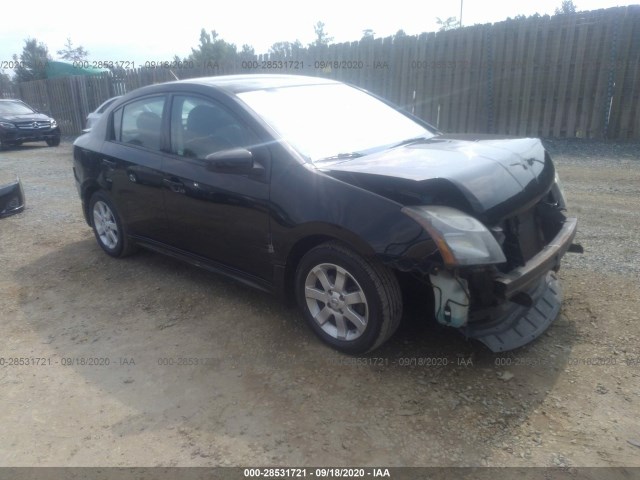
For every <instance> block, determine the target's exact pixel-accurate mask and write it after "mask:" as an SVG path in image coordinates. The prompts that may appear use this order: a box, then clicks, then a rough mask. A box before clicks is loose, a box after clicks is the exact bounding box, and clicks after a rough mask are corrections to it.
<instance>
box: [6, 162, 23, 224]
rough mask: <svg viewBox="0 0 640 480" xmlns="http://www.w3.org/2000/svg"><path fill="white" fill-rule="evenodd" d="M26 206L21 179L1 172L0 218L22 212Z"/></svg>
mask: <svg viewBox="0 0 640 480" xmlns="http://www.w3.org/2000/svg"><path fill="white" fill-rule="evenodd" d="M24 205H25V199H24V190H23V189H22V182H21V181H20V179H19V178H18V177H17V176H13V175H9V174H6V173H1V172H0V218H3V217H8V216H9V215H14V214H16V213H20V212H22V211H23V210H24Z"/></svg>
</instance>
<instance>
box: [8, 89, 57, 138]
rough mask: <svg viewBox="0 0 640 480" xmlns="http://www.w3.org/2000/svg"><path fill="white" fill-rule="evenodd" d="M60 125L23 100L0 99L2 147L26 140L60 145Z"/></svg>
mask: <svg viewBox="0 0 640 480" xmlns="http://www.w3.org/2000/svg"><path fill="white" fill-rule="evenodd" d="M60 135H61V133H60V127H58V122H56V121H55V120H54V119H53V118H51V117H49V116H48V115H45V114H44V113H40V112H38V111H37V110H35V109H34V108H32V107H30V106H29V105H27V104H26V103H24V102H23V101H22V100H8V99H6V100H3V99H0V148H6V147H10V146H17V145H22V144H23V143H24V142H47V145H49V146H50V147H57V146H58V145H60Z"/></svg>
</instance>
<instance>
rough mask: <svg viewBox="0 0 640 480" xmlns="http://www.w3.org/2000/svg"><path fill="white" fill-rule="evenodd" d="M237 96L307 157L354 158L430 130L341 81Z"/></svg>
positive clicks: (317, 159)
mask: <svg viewBox="0 0 640 480" xmlns="http://www.w3.org/2000/svg"><path fill="white" fill-rule="evenodd" d="M238 96H239V97H240V98H241V99H242V100H243V101H244V102H245V103H247V104H248V105H249V107H251V108H252V109H253V110H254V111H255V112H256V113H257V114H258V115H260V116H261V117H262V118H263V119H264V120H265V121H266V122H267V123H268V124H269V125H270V126H271V127H272V128H273V129H274V130H276V131H277V132H278V134H279V135H280V136H281V137H282V138H283V139H284V140H285V141H287V142H288V143H289V144H291V145H292V146H293V147H294V148H295V149H296V150H297V151H298V152H299V153H301V154H302V155H303V156H305V157H307V158H308V159H309V160H310V161H312V162H320V161H323V160H342V159H349V158H355V157H358V156H361V155H366V154H368V153H372V152H375V151H378V150H382V149H384V148H388V147H390V146H394V145H398V144H400V143H402V142H404V141H407V140H409V139H419V138H431V137H433V135H434V134H433V133H432V132H430V131H429V130H427V129H425V128H424V127H423V126H422V125H420V124H419V123H416V122H415V121H413V120H411V119H410V118H409V117H407V116H406V115H403V114H402V113H400V112H398V111H397V110H395V109H393V108H392V107H390V106H388V105H387V104H385V103H383V102H381V101H380V100H378V99H376V98H375V97H373V96H371V95H369V94H367V93H364V92H362V91H361V90H358V89H356V88H353V87H349V86H348V85H343V84H322V85H305V86H296V87H285V88H277V89H269V90H255V91H250V92H243V93H240V94H238Z"/></svg>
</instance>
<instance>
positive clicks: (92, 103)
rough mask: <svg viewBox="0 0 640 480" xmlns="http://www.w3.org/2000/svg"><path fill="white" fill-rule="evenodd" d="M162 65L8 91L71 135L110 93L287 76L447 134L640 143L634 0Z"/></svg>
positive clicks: (639, 54)
mask: <svg viewBox="0 0 640 480" xmlns="http://www.w3.org/2000/svg"><path fill="white" fill-rule="evenodd" d="M155 67H156V68H145V67H144V66H143V67H142V68H139V69H137V70H128V71H126V72H124V71H123V72H121V73H120V74H103V75H101V76H95V77H66V78H58V79H49V80H40V81H35V82H29V83H23V84H20V85H18V86H17V88H16V89H15V91H14V92H9V93H10V94H11V93H12V94H14V95H17V96H18V97H20V98H22V99H24V100H25V101H26V102H27V103H30V104H32V105H34V106H36V107H37V108H39V109H41V110H42V111H45V112H49V113H51V114H52V115H53V116H54V117H56V118H57V119H59V122H60V123H61V125H62V129H63V131H64V132H65V133H66V134H76V133H78V132H79V131H80V130H81V128H82V126H83V122H84V118H85V117H86V115H87V114H88V113H89V112H90V111H92V110H93V109H95V108H96V106H97V105H99V104H100V103H101V102H102V101H104V100H105V99H106V98H109V97H111V96H114V95H119V94H122V93H125V92H128V91H131V90H132V89H134V88H137V87H140V86H143V85H149V84H152V83H157V82H164V81H169V80H173V79H174V76H173V75H174V74H175V75H177V76H178V77H180V78H188V77H197V76H203V75H222V74H230V73H290V74H303V75H317V76H323V77H329V78H335V79H338V80H341V81H346V82H349V83H352V84H355V85H358V86H361V87H363V88H366V89H368V90H370V91H372V92H374V93H376V94H379V95H381V96H383V97H385V98H387V99H389V100H391V101H392V102H395V103H397V104H399V105H401V106H403V107H404V108H406V109H407V110H409V111H412V112H413V113H415V114H416V115H418V116H419V117H421V118H423V119H425V120H427V121H428V122H430V123H432V124H437V125H438V127H439V128H440V129H441V130H443V131H448V132H465V133H466V132H470V133H498V134H507V135H519V136H522V135H528V136H540V137H579V138H603V137H604V138H615V139H640V6H638V5H636V6H630V7H616V8H610V9H606V10H597V11H591V12H583V13H577V14H571V15H556V16H552V17H549V16H544V17H537V18H527V19H520V20H508V21H504V22H500V23H496V24H492V25H477V26H472V27H465V28H461V29H455V30H450V31H447V32H438V33H424V34H421V35H418V36H402V37H397V36H396V37H388V38H378V39H363V40H361V41H359V42H351V43H342V44H335V45H330V46H328V47H321V48H318V47H310V48H306V49H300V50H298V51H297V52H295V54H293V55H291V56H289V57H277V56H275V55H259V56H254V57H247V56H244V57H242V56H241V55H240V54H238V56H237V57H236V58H234V59H232V60H230V61H229V62H227V63H224V64H217V63H214V62H212V63H210V64H208V65H190V64H185V65H182V67H183V68H177V69H176V68H173V67H175V65H173V66H171V65H170V66H169V67H171V68H166V67H165V66H158V65H156V66H155ZM5 95H7V94H6V93H5Z"/></svg>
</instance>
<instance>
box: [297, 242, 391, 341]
mask: <svg viewBox="0 0 640 480" xmlns="http://www.w3.org/2000/svg"><path fill="white" fill-rule="evenodd" d="M295 286H296V297H297V300H298V304H299V305H300V308H301V309H302V310H303V312H304V315H305V318H306V319H307V322H308V323H309V325H310V326H311V328H312V329H313V330H314V332H315V333H316V334H317V335H318V336H319V337H320V338H321V339H322V340H323V341H324V342H326V343H328V344H329V345H331V346H332V347H333V348H335V349H337V350H339V351H341V352H345V353H350V354H357V353H363V352H367V351H370V350H373V349H375V348H377V347H379V346H380V345H382V344H383V343H384V342H385V341H386V340H387V339H389V337H391V335H393V333H394V332H395V330H396V329H397V328H398V325H399V323H400V319H401V317H402V295H401V292H400V287H399V285H398V281H397V279H396V277H395V274H394V273H393V272H392V271H391V270H389V269H388V268H386V267H384V266H382V265H378V264H376V263H373V262H370V261H369V260H366V259H364V258H363V257H361V256H360V255H358V254H357V253H355V252H354V251H352V250H351V249H349V248H346V247H344V246H343V245H341V244H339V243H334V242H329V243H324V244H322V245H319V246H317V247H315V248H313V249H312V250H310V251H309V252H308V253H307V254H306V255H305V256H304V257H303V258H302V260H301V261H300V263H299V265H298V268H297V271H296V278H295Z"/></svg>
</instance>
